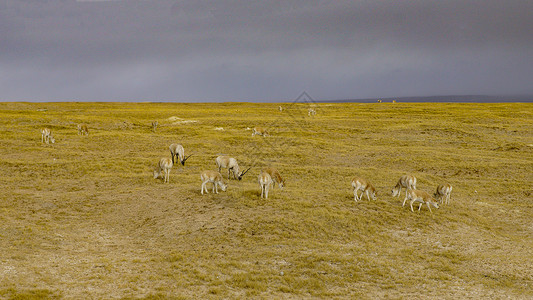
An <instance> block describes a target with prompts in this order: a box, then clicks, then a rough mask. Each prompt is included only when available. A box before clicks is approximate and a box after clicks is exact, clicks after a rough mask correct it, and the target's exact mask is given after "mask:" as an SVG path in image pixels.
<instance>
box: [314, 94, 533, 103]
mask: <svg viewBox="0 0 533 300" xmlns="http://www.w3.org/2000/svg"><path fill="white" fill-rule="evenodd" d="M378 100H381V101H383V102H392V101H393V100H395V101H397V102H470V103H497V102H533V95H518V96H486V95H449V96H425V97H423V96H422V97H394V98H366V99H339V100H324V101H316V102H336V103H348V102H359V103H371V102H377V101H378Z"/></svg>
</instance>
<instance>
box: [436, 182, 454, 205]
mask: <svg viewBox="0 0 533 300" xmlns="http://www.w3.org/2000/svg"><path fill="white" fill-rule="evenodd" d="M452 189H453V188H452V186H451V185H450V184H448V183H445V184H440V185H439V186H438V187H437V191H436V192H435V194H433V197H435V199H437V200H439V202H440V204H446V205H448V204H449V203H450V194H451V193H452ZM442 198H444V201H442Z"/></svg>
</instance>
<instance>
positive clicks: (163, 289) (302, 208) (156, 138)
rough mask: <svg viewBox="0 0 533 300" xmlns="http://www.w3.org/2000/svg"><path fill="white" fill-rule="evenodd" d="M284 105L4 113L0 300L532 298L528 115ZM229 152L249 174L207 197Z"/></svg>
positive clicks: (0, 109)
mask: <svg viewBox="0 0 533 300" xmlns="http://www.w3.org/2000/svg"><path fill="white" fill-rule="evenodd" d="M279 105H280V104H253V103H218V104H217V103H200V104H185V103H181V104H180V103H177V104H176V103H0V144H1V147H0V182H1V189H0V298H7V299H10V298H11V299H26V298H35V299H43V298H66V299H80V298H81V299H83V298H96V299H102V298H103V299H109V298H119V299H121V298H122V299H139V298H147V299H160V298H161V299H166V298H172V299H176V298H179V299H181V298H183V299H190V298H202V299H218V298H231V299H234V298H274V299H279V298H327V299H329V298H348V299H356V298H370V299H375V298H404V299H407V298H433V299H456V298H476V299H487V298H496V299H498V298H513V299H531V298H533V104H531V103H496V104H473V103H468V104H467V103H461V104H454V103H365V104H361V103H352V104H313V106H314V108H315V110H316V112H317V114H316V115H315V116H309V115H308V113H307V108H308V106H309V105H308V104H304V103H296V104H292V105H291V104H288V103H286V104H281V105H282V106H283V107H284V109H283V110H282V111H280V110H279V109H278V107H279ZM152 121H158V122H159V127H158V128H157V129H156V131H155V132H153V131H152V127H151V122H152ZM80 123H85V124H87V125H88V128H89V135H78V132H77V129H76V126H77V124H80ZM254 126H262V127H266V128H268V129H269V132H270V136H267V137H262V136H252V131H251V130H250V129H249V128H253V127H254ZM42 127H48V128H50V129H51V130H52V133H53V136H54V137H55V140H56V142H55V144H46V143H42V142H41V133H40V129H41V128H42ZM171 143H179V144H182V145H183V146H184V148H185V154H186V155H189V154H192V156H191V157H190V158H189V160H187V162H186V163H185V165H184V166H182V165H181V164H175V165H174V167H173V168H172V171H171V173H170V183H163V181H162V180H161V179H160V178H158V179H154V178H153V170H154V167H155V165H156V163H157V162H158V161H159V159H160V158H162V157H170V152H169V150H168V147H169V145H170V144H171ZM221 154H227V155H231V156H233V157H235V158H236V159H237V160H238V161H239V164H240V166H241V169H242V168H248V167H250V166H251V167H252V169H250V171H249V172H248V173H247V174H246V175H244V177H243V179H242V180H241V181H238V180H234V179H231V180H228V179H227V171H226V170H225V169H223V170H222V174H223V176H224V181H225V183H227V184H228V189H227V191H226V192H222V191H219V194H213V193H209V194H207V195H201V194H200V186H201V181H200V172H201V171H203V170H216V165H215V158H216V157H217V156H218V155H221ZM267 165H271V166H274V167H276V168H277V169H278V170H279V172H280V173H281V175H282V176H283V177H284V179H285V181H286V185H285V188H284V189H283V190H280V189H279V188H278V187H277V186H276V187H275V188H274V189H273V190H272V189H271V190H270V194H269V198H268V199H261V198H260V187H259V184H258V179H257V177H258V175H259V172H260V170H261V168H262V167H263V166H267ZM404 174H412V175H414V176H416V178H417V179H418V181H417V188H418V189H420V190H424V191H427V192H428V193H431V194H433V192H434V191H435V189H436V187H437V185H438V184H441V183H449V184H451V185H452V186H453V191H452V194H451V202H450V204H448V205H441V207H440V209H433V213H430V212H429V210H428V209H427V207H426V206H423V207H422V209H421V210H420V211H417V210H416V208H418V207H415V212H411V210H410V208H409V207H408V205H406V206H405V207H402V201H403V198H404V195H405V194H404V193H403V192H402V195H401V197H392V196H391V189H392V187H393V186H394V185H395V184H396V182H397V181H398V179H399V178H400V176H402V175H404ZM354 176H360V177H363V178H366V179H367V180H368V181H370V182H371V183H372V184H373V185H374V186H375V187H376V189H377V190H378V198H377V200H375V201H374V200H371V201H369V200H368V199H367V198H366V197H364V198H363V199H362V200H361V201H359V202H355V201H354V198H353V190H352V187H351V184H350V182H351V180H352V178H353V177H354ZM209 190H211V189H210V187H209Z"/></svg>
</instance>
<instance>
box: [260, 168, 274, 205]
mask: <svg viewBox="0 0 533 300" xmlns="http://www.w3.org/2000/svg"><path fill="white" fill-rule="evenodd" d="M258 179H259V185H260V186H261V198H263V195H264V198H265V199H268V189H269V187H270V186H271V185H273V184H274V181H273V180H272V177H271V176H270V174H268V173H267V172H263V171H261V173H260V174H259V177H258Z"/></svg>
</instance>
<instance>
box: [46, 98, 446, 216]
mask: <svg viewBox="0 0 533 300" xmlns="http://www.w3.org/2000/svg"><path fill="white" fill-rule="evenodd" d="M378 102H381V101H380V100H379V101H378ZM393 102H395V101H393ZM279 110H280V111H282V110H283V108H282V107H281V106H280V107H279ZM308 114H309V116H314V115H315V114H316V111H315V110H314V109H312V108H309V111H308ZM157 126H158V122H157V121H154V122H152V130H153V131H154V132H155V131H156V128H157ZM77 129H78V135H88V134H89V130H88V126H87V124H78V125H77ZM248 130H249V129H248ZM255 135H261V136H267V135H268V132H267V130H266V129H264V128H262V127H254V128H253V132H252V136H255ZM41 142H42V143H46V144H49V143H52V144H53V143H55V138H54V137H53V135H52V131H51V130H50V129H49V128H42V129H41ZM169 150H170V158H168V157H163V158H161V159H160V160H159V162H158V163H157V164H156V166H155V169H154V171H153V175H154V179H156V178H159V177H161V179H162V180H163V182H164V183H169V182H170V171H171V169H172V167H173V166H174V164H175V163H176V160H177V161H179V162H180V163H181V165H182V166H185V162H186V161H187V159H189V158H190V157H191V156H192V154H191V155H189V156H185V149H184V148H183V146H182V145H181V144H176V143H174V144H171V145H170V146H169ZM215 164H216V166H217V168H218V171H215V170H206V171H203V172H201V174H200V179H201V181H202V187H201V194H202V195H203V194H204V191H205V192H206V193H209V192H208V190H207V184H208V183H211V184H212V192H213V193H216V194H218V188H219V187H220V188H221V189H222V191H226V189H227V184H225V183H224V181H223V177H222V174H221V173H220V172H221V170H222V168H225V169H227V170H228V180H230V179H231V175H232V174H233V178H234V179H236V180H239V181H240V180H242V178H243V176H244V175H245V174H246V173H247V172H248V171H249V170H250V169H251V167H249V168H248V169H246V170H244V171H240V168H239V164H238V163H237V160H236V159H235V158H233V157H230V156H227V155H221V156H218V157H216V159H215ZM416 181H417V180H416V178H415V177H414V176H413V175H403V176H401V177H400V179H399V180H398V182H397V183H396V185H395V186H394V187H393V188H392V190H391V196H392V197H399V196H400V194H401V192H402V189H405V198H404V200H403V203H402V207H404V206H405V204H406V202H407V201H408V200H409V201H410V202H409V206H410V208H411V211H413V212H414V208H413V204H415V205H416V204H418V211H420V209H421V208H422V206H423V205H424V204H426V206H427V208H428V209H429V211H430V212H432V210H431V207H433V208H437V209H438V208H439V205H448V204H449V203H450V195H451V192H452V186H451V185H450V184H448V183H444V184H440V185H438V186H437V189H436V191H435V193H434V194H433V195H430V194H429V193H427V192H425V191H422V190H417V188H416ZM258 183H259V186H260V189H261V198H265V199H268V192H269V189H270V187H272V188H274V187H275V185H276V184H277V185H278V186H279V188H280V190H282V189H283V187H284V186H285V181H284V179H283V178H282V177H281V175H280V173H279V171H278V170H277V169H275V168H273V167H264V168H262V169H261V171H260V173H259V176H258ZM351 185H352V188H353V195H354V200H355V202H358V201H360V200H361V199H362V198H363V195H366V198H367V199H368V200H369V201H370V200H371V199H372V200H376V199H377V195H378V192H377V190H376V188H375V187H374V186H373V185H372V184H371V183H370V182H369V181H367V180H366V179H364V178H361V177H358V176H356V177H354V178H353V179H352V181H351ZM359 191H361V194H359Z"/></svg>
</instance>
